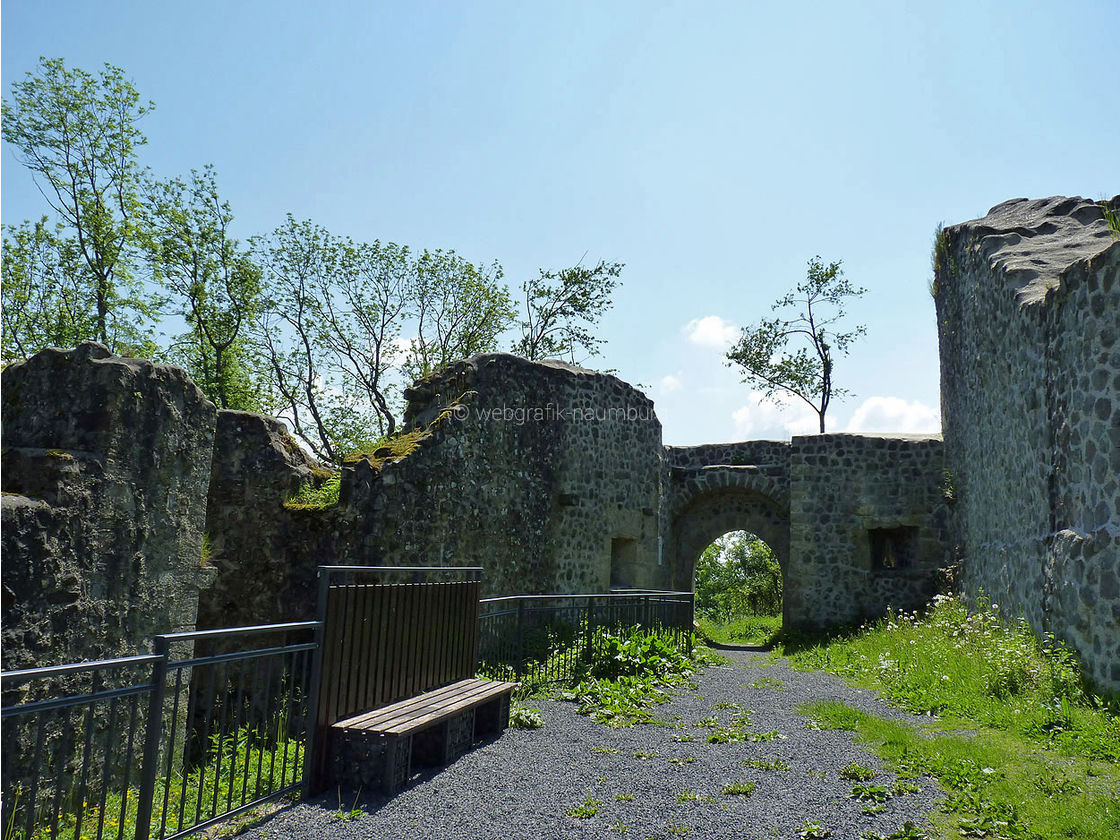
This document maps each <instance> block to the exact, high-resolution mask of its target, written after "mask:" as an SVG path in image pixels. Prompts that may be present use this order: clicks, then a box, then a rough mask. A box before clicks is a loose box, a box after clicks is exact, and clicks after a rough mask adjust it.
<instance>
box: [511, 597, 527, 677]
mask: <svg viewBox="0 0 1120 840" xmlns="http://www.w3.org/2000/svg"><path fill="white" fill-rule="evenodd" d="M513 661H514V663H515V664H514V666H513V672H514V673H515V674H517V676H518V677H519V678H520V677H523V676H525V674H524V673H523V669H524V667H525V599H524V598H518V599H517V647H516V657H515V658H514V660H513Z"/></svg>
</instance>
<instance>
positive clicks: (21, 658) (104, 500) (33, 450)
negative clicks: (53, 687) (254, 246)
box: [0, 344, 215, 670]
mask: <svg viewBox="0 0 1120 840" xmlns="http://www.w3.org/2000/svg"><path fill="white" fill-rule="evenodd" d="M0 400H2V412H3V424H4V429H3V488H4V495H3V508H2V517H3V521H2V531H0V544H2V553H3V574H2V577H3V667H4V669H5V670H14V669H18V668H26V667H32V666H35V665H44V664H55V665H58V664H63V663H67V662H76V661H81V660H88V659H104V658H109V657H114V656H122V655H127V654H132V653H135V652H136V651H137V648H138V646H143V647H145V648H146V647H147V645H148V643H149V640H150V639H151V638H152V636H154V635H156V634H158V633H166V632H171V631H176V630H188V629H192V628H193V626H194V622H195V612H196V608H197V605H198V593H199V591H200V590H201V589H203V588H205V587H206V586H208V585H209V584H210V583H211V582H212V581H213V580H214V576H215V571H214V570H213V569H211V568H209V567H208V565H207V564H206V563H205V562H204V558H203V547H202V534H203V528H202V525H203V520H204V517H205V510H206V494H207V486H208V484H209V478H210V458H211V446H212V443H213V435H214V423H215V409H214V405H213V404H212V403H211V402H209V401H208V400H207V399H206V398H205V397H204V396H203V394H202V392H201V391H200V390H199V389H198V388H197V387H196V386H195V385H194V384H193V383H192V382H191V381H190V380H189V379H187V377H186V375H185V374H184V373H183V371H181V370H179V369H178V368H169V367H165V366H162V365H154V364H152V363H151V362H147V361H141V360H136V359H121V358H117V357H114V356H110V354H109V351H108V350H106V349H105V348H104V347H102V346H101V345H97V344H84V345H82V346H81V347H79V348H78V349H76V350H71V351H68V352H63V351H60V350H45V351H43V352H42V353H39V354H38V355H36V356H33V357H32V358H30V359H28V360H27V361H26V362H17V363H14V364H11V365H9V366H8V367H7V368H5V370H4V373H3V388H2V390H0Z"/></svg>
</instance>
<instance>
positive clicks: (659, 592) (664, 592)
mask: <svg viewBox="0 0 1120 840" xmlns="http://www.w3.org/2000/svg"><path fill="white" fill-rule="evenodd" d="M687 595H692V593H691V592H688V591H685V590H672V589H643V590H641V591H634V592H592V593H573V594H571V595H499V596H497V597H494V598H482V599H480V600H479V603H480V604H493V603H498V602H500V601H546V600H550V599H551V600H556V599H560V598H568V599H573V598H583V599H588V598H641V597H647V596H658V597H664V596H682V597H683V596H687Z"/></svg>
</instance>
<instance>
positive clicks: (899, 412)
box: [844, 397, 941, 433]
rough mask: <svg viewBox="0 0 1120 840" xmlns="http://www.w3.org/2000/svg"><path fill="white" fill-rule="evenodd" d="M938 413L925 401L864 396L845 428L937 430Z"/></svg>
mask: <svg viewBox="0 0 1120 840" xmlns="http://www.w3.org/2000/svg"><path fill="white" fill-rule="evenodd" d="M940 430H941V417H940V416H939V414H938V411H937V409H934V408H930V407H929V406H928V405H926V404H925V403H921V402H918V401H917V400H915V401H914V402H908V401H906V400H904V399H901V398H900V397H868V398H867V399H866V400H864V401H863V404H862V405H860V407H859V408H857V409H856V410H855V413H854V414H853V415H852V419H851V420H850V421H848V425H847V428H845V429H844V431H846V432H908V433H922V432H938V431H940Z"/></svg>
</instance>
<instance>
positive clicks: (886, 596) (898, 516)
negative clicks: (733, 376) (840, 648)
mask: <svg viewBox="0 0 1120 840" xmlns="http://www.w3.org/2000/svg"><path fill="white" fill-rule="evenodd" d="M943 472H944V449H943V445H942V442H941V438H940V436H935V435H930V436H923V435H858V434H826V435H806V436H804V437H795V438H793V440H792V442H791V458H790V468H789V476H790V478H789V483H790V510H789V515H790V523H791V525H790V562H789V564H788V566H787V567H786V569H785V581H784V583H785V589H784V593H783V594H784V599H785V603H784V606H785V620H786V622H787V623H788V624H789V625H791V626H797V627H810V628H822V627H830V626H834V625H841V624H852V623H856V622H859V621H862V620H863V619H867V618H876V617H879V616H881V615H883V613H884V612H885V610H886V608H887V607H888V606H893V607H894V608H896V609H915V608H917V607H920V606H922V605H923V604H925V603H926V602H927V601H928V600H929V599H930V597H931V596H932V595H933V594H935V591H936V587H937V584H938V580H939V571H940V570H941V568H942V567H943V566H944V565H945V557H946V552H945V533H946V519H947V514H948V499H947V498H946V495H945V487H944V483H943V478H942V477H943Z"/></svg>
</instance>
